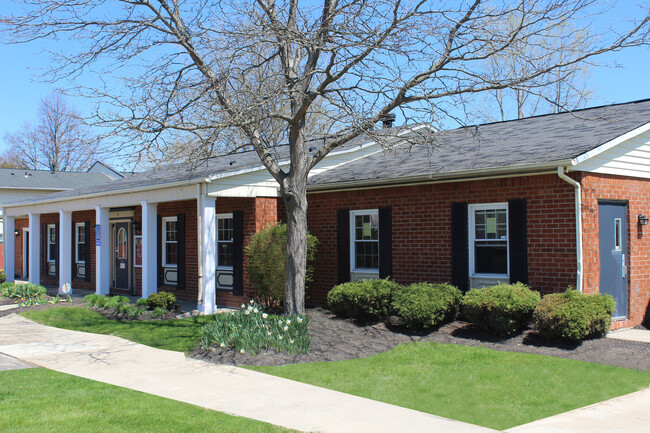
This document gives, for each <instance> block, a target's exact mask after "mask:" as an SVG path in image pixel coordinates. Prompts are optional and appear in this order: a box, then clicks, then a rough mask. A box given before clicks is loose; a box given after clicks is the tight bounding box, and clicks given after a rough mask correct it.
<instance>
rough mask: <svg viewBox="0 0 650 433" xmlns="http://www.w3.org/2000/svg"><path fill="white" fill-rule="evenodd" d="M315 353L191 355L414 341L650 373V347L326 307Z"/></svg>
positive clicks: (264, 361) (321, 356)
mask: <svg viewBox="0 0 650 433" xmlns="http://www.w3.org/2000/svg"><path fill="white" fill-rule="evenodd" d="M307 314H308V315H309V317H310V318H311V323H310V335H311V352H310V353H308V354H304V355H299V354H294V355H289V354H286V353H277V352H275V351H264V352H263V353H259V354H257V355H256V356H251V355H250V354H247V353H243V354H242V353H239V352H238V351H236V350H233V349H227V348H220V347H214V348H211V349H210V350H203V349H200V350H197V351H196V352H194V353H193V354H192V355H191V356H192V357H194V358H198V359H203V360H206V361H209V362H214V363H217V364H229V365H281V364H290V363H303V362H317V361H338V360H343V359H354V358H363V357H367V356H371V355H374V354H376V353H380V352H385V351H388V350H390V349H392V348H393V347H395V346H397V345H398V344H402V343H409V342H412V341H431V342H437V343H448V344H462V345H466V346H483V347H487V348H490V349H495V350H502V351H511V352H525V353H535V354H539V355H548V356H555V357H558V358H570V359H577V360H581V361H589V362H596V363H600V364H607V365H614V366H620V367H627V368H634V369H637V370H645V371H650V344H648V343H637V342H633V341H623V340H614V339H609V338H599V339H593V340H587V341H584V342H582V344H571V343H555V344H554V343H549V342H546V341H543V340H541V339H540V338H539V337H537V334H536V333H535V332H534V331H532V330H527V331H525V332H524V333H522V334H520V335H517V336H515V337H512V338H507V339H499V338H495V337H492V336H490V335H486V334H485V333H483V332H481V331H480V330H477V329H476V328H475V327H474V326H473V325H471V324H470V323H467V322H462V321H456V322H453V323H450V324H447V325H445V326H443V327H442V328H440V329H438V330H437V331H433V332H430V333H426V334H418V333H413V332H410V331H408V330H406V329H404V328H402V327H399V326H390V325H388V326H387V325H385V324H383V323H378V324H375V325H361V324H358V323H356V322H354V321H353V320H350V319H340V318H337V317H335V316H334V315H332V314H330V312H329V311H327V310H323V309H320V308H316V309H310V310H308V313H307Z"/></svg>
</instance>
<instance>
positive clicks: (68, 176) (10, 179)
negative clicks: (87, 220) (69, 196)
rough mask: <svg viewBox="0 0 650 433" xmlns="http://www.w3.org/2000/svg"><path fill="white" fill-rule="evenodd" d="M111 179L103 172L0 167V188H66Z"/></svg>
mask: <svg viewBox="0 0 650 433" xmlns="http://www.w3.org/2000/svg"><path fill="white" fill-rule="evenodd" d="M110 181H111V179H110V178H109V177H108V176H106V175H105V174H103V173H86V172H67V171H57V172H55V173H52V172H50V171H49V170H25V169H18V168H15V169H14V168H0V189H2V188H18V189H52V190H66V189H73V188H77V187H79V186H80V185H100V184H105V183H108V182H110Z"/></svg>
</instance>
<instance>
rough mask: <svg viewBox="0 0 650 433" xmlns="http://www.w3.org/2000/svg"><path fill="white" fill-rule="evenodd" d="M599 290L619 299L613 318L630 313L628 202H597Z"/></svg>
mask: <svg viewBox="0 0 650 433" xmlns="http://www.w3.org/2000/svg"><path fill="white" fill-rule="evenodd" d="M598 229H599V235H598V236H599V243H600V292H601V293H607V294H608V295H612V296H613V297H614V300H615V301H616V311H615V312H614V317H626V316H627V259H628V258H627V205H626V204H619V203H606V202H601V203H598Z"/></svg>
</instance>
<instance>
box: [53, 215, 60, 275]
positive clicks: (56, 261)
mask: <svg viewBox="0 0 650 433" xmlns="http://www.w3.org/2000/svg"><path fill="white" fill-rule="evenodd" d="M54 276H55V277H58V276H59V223H54Z"/></svg>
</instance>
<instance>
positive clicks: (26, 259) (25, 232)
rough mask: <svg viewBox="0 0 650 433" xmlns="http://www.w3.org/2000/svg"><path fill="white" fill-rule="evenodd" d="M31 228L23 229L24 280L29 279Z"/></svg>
mask: <svg viewBox="0 0 650 433" xmlns="http://www.w3.org/2000/svg"><path fill="white" fill-rule="evenodd" d="M28 236H29V228H28V227H23V279H25V278H29V239H27V238H28Z"/></svg>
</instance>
